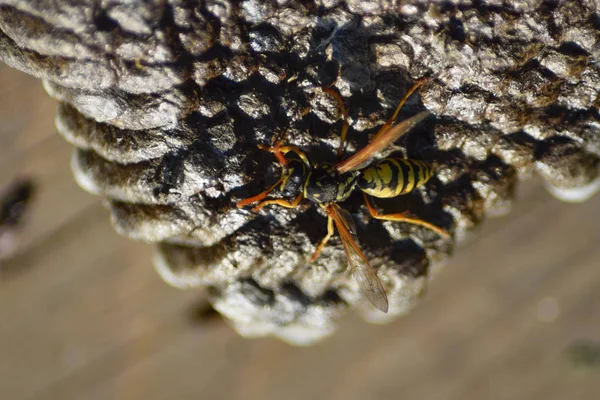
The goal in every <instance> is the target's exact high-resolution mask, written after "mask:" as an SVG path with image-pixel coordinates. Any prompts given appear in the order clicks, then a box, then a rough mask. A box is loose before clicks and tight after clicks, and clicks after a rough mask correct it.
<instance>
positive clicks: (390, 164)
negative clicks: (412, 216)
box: [357, 158, 433, 198]
mask: <svg viewBox="0 0 600 400" xmlns="http://www.w3.org/2000/svg"><path fill="white" fill-rule="evenodd" d="M432 175H433V168H432V166H431V165H430V164H427V163H425V162H423V161H419V160H406V159H402V158H386V159H384V160H381V161H380V162H378V163H377V164H375V165H372V166H370V167H369V168H367V169H365V170H363V171H361V175H360V178H359V179H358V184H357V186H358V187H359V188H360V190H362V191H363V192H365V193H367V194H369V195H371V196H373V197H379V198H388V197H396V196H399V195H401V194H406V193H409V192H411V191H412V190H414V189H415V188H418V187H419V186H422V185H424V184H425V183H426V182H427V181H428V180H429V179H430V178H431V176H432Z"/></svg>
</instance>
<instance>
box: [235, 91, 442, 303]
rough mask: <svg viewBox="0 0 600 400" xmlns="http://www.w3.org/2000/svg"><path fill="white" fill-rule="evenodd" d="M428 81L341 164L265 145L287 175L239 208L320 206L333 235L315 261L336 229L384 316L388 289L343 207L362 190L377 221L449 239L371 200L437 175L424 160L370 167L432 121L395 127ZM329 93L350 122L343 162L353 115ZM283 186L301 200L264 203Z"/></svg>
mask: <svg viewBox="0 0 600 400" xmlns="http://www.w3.org/2000/svg"><path fill="white" fill-rule="evenodd" d="M425 81H426V79H421V80H419V81H417V82H416V83H415V84H414V85H413V86H412V87H411V88H410V89H409V90H408V92H407V93H406V95H405V96H404V97H403V98H402V100H401V101H400V104H398V107H396V110H395V111H394V114H392V116H391V117H390V118H389V119H388V120H387V121H386V123H385V124H384V125H383V126H382V127H381V128H380V129H379V131H378V132H377V134H376V135H375V137H374V138H373V140H371V142H370V143H369V144H368V145H367V146H365V147H364V148H363V149H362V150H360V151H358V152H357V153H355V154H354V155H352V156H351V157H349V158H347V159H346V160H343V161H340V162H338V163H337V164H335V165H332V164H315V165H312V164H311V163H310V162H309V161H308V157H307V156H306V154H305V153H304V152H303V151H302V150H300V149H299V148H298V147H295V146H283V145H282V143H281V142H277V143H275V144H274V145H273V146H262V145H261V146H259V147H260V148H261V149H263V150H266V151H269V152H271V153H273V154H274V155H275V157H277V160H279V162H280V163H281V165H282V168H283V172H282V174H281V177H280V178H279V180H278V181H277V182H275V184H273V185H272V186H271V187H270V188H269V189H267V190H265V191H264V192H262V193H260V194H258V195H256V196H253V197H249V198H247V199H244V200H241V201H239V202H238V203H237V207H244V206H246V205H249V204H252V203H254V202H257V201H260V203H259V204H258V205H257V206H255V207H254V208H253V210H254V211H258V210H260V209H261V208H263V207H264V206H267V205H270V204H276V205H278V206H281V207H286V208H295V207H297V206H298V204H300V202H301V201H302V200H303V199H304V198H306V199H308V200H310V201H312V202H313V203H316V204H318V205H319V206H320V207H321V208H322V209H323V210H324V211H325V213H326V214H327V216H328V222H327V235H326V236H325V237H324V238H323V240H321V242H320V243H319V245H318V246H317V249H316V251H315V253H314V254H313V256H312V261H314V260H316V259H317V257H318V256H319V254H320V253H321V250H322V249H323V247H324V246H325V244H326V243H327V241H328V240H329V238H331V236H332V235H333V233H334V225H335V227H336V228H337V231H338V233H339V235H340V238H341V241H342V245H343V246H344V250H345V251H346V255H347V256H348V264H349V267H350V269H351V271H352V274H353V276H354V278H355V279H356V281H357V282H358V284H359V287H360V288H361V291H362V292H363V295H364V296H365V297H366V298H367V299H368V300H369V301H370V302H371V303H372V304H373V305H374V306H375V307H377V308H378V309H379V310H381V311H383V312H387V311H388V299H387V295H386V293H385V289H384V288H383V285H382V284H381V281H380V280H379V278H378V277H377V273H376V272H375V270H374V269H373V268H372V267H371V266H370V264H369V261H368V260H367V257H366V256H365V255H364V254H363V252H362V251H361V250H360V247H359V246H358V239H357V237H356V227H355V224H354V221H353V219H352V216H351V215H350V213H349V212H348V211H346V210H344V209H342V208H341V207H340V206H339V205H338V203H340V202H342V201H344V200H346V199H347V198H348V197H349V196H350V194H351V193H352V191H353V190H354V189H356V188H358V189H360V190H361V191H362V192H363V195H364V199H365V203H366V206H367V209H368V210H369V213H370V214H371V216H372V217H373V218H376V219H382V220H387V221H398V222H406V223H409V224H413V225H420V226H423V227H426V228H428V229H431V230H432V231H434V232H436V233H438V234H439V235H441V236H444V237H448V236H449V234H448V233H447V232H446V231H445V230H443V229H441V228H439V227H437V226H435V225H433V224H431V223H429V222H426V221H423V220H421V219H419V218H414V217H409V216H407V213H406V212H404V213H400V214H379V212H378V211H377V210H376V209H375V208H374V207H373V206H372V205H371V203H370V201H369V197H368V196H369V195H370V196H373V197H378V198H389V197H396V196H399V195H402V194H406V193H409V192H411V191H412V190H413V189H415V188H418V187H419V186H422V185H424V184H425V183H426V182H427V181H428V180H429V179H430V178H431V176H432V175H433V168H432V166H431V165H429V164H427V163H425V162H423V161H418V160H408V159H403V158H386V159H384V160H381V161H379V162H377V163H375V164H374V165H371V166H368V161H369V160H370V158H371V157H372V156H373V155H374V154H376V153H377V152H379V151H381V150H383V149H384V148H385V147H387V146H388V145H390V144H391V143H393V142H394V141H396V140H397V139H398V138H400V137H401V136H402V135H404V134H405V133H406V132H408V131H409V130H410V129H411V128H413V127H414V126H415V125H417V124H418V123H419V122H421V121H423V120H424V119H425V118H427V117H428V116H429V114H430V113H429V111H423V112H420V113H419V114H417V115H415V116H413V117H410V118H408V119H406V120H404V121H402V122H400V123H398V124H397V125H395V126H393V127H392V124H393V123H394V122H395V120H396V118H397V116H398V113H399V112H400V109H401V108H402V106H403V105H404V103H405V102H406V100H407V99H408V98H409V97H410V95H411V94H412V93H413V92H414V91H415V90H416V89H417V88H418V87H419V86H420V85H421V84H423V83H424V82H425ZM324 90H325V92H327V93H329V94H330V95H332V96H333V97H335V99H336V100H337V102H338V104H339V107H340V110H341V112H342V115H343V118H344V123H343V126H342V131H341V140H340V147H339V149H338V157H341V155H342V153H343V149H344V144H345V141H346V134H347V132H348V122H347V120H348V113H347V112H346V108H345V106H344V103H343V101H342V99H341V97H340V96H339V94H337V93H336V92H335V91H333V90H332V89H330V88H326V89H324ZM288 153H293V154H294V155H295V156H297V157H290V158H286V157H285V156H284V155H287V154H288ZM365 164H366V165H365ZM277 187H279V189H280V191H282V192H285V193H293V194H294V195H295V198H294V199H293V200H292V201H288V200H285V199H269V200H264V201H263V199H264V198H265V197H266V196H267V195H268V194H269V193H270V192H271V191H273V190H275V189H276V188H277Z"/></svg>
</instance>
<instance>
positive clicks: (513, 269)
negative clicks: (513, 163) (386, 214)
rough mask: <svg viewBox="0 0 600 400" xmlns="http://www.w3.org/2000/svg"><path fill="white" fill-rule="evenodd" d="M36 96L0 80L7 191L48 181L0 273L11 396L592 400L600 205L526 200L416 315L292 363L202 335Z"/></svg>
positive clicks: (460, 254)
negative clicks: (116, 224) (74, 167)
mask: <svg viewBox="0 0 600 400" xmlns="http://www.w3.org/2000/svg"><path fill="white" fill-rule="evenodd" d="M54 109H55V104H54V102H53V101H52V100H50V99H49V98H47V96H46V95H45V93H44V92H43V90H42V88H41V84H40V83H39V82H38V81H36V80H34V79H32V78H30V77H27V76H25V75H23V74H21V73H19V72H16V71H14V70H11V69H9V68H8V67H5V66H0V117H1V120H2V124H0V182H7V181H9V180H10V179H13V178H14V177H16V176H19V175H28V176H31V177H32V178H33V179H34V180H35V181H36V182H37V184H38V193H37V197H36V199H35V201H34V203H33V208H32V212H31V215H30V218H29V220H28V223H27V225H26V226H25V227H24V230H23V234H22V241H21V243H20V248H19V250H18V252H17V255H16V256H15V257H14V258H13V259H11V260H9V261H7V262H5V263H4V264H2V265H1V266H0V268H1V269H2V271H1V274H0V276H2V280H1V281H0V320H1V321H2V324H1V325H0V354H2V356H1V357H0V388H1V389H2V393H3V395H2V398H6V399H32V400H33V399H103V400H105V399H144V400H149V399H249V400H251V399H261V400H264V399H307V398H317V399H334V400H335V399H340V400H341V399H344V400H349V399H398V398H405V399H456V400H465V399H546V400H548V399H588V398H589V399H591V398H596V397H597V393H598V392H599V391H600V369H594V368H593V367H590V368H585V367H582V366H576V365H574V364H573V363H572V362H571V361H570V360H569V357H568V349H569V347H570V346H572V345H573V344H576V343H578V342H579V341H591V342H592V343H599V344H600V268H599V266H600V246H599V243H600V224H599V223H598V215H600V196H596V197H594V198H592V199H591V200H590V201H588V202H587V203H584V204H579V205H572V204H564V203H560V202H559V201H557V200H555V199H553V198H552V197H550V195H548V194H547V193H546V192H545V190H544V189H543V187H541V185H540V184H539V182H537V181H535V180H533V181H529V182H526V183H524V184H522V185H521V187H520V190H519V194H518V201H517V202H516V204H515V207H514V208H513V211H512V212H511V214H510V215H509V216H508V217H504V218H500V219H494V220H489V221H487V222H486V223H485V224H484V226H483V228H482V229H481V230H480V231H479V232H477V235H475V239H474V240H472V241H471V242H470V243H469V244H466V245H464V246H462V247H461V248H460V249H459V250H458V251H457V252H456V254H455V257H454V258H453V261H452V262H451V263H450V264H449V265H448V266H447V267H446V268H444V269H443V270H442V271H440V273H439V274H438V276H437V277H436V279H435V280H434V281H433V282H432V283H431V284H430V286H429V290H428V293H427V296H426V297H425V298H424V299H423V301H422V303H421V304H420V305H419V307H417V309H415V310H414V312H412V313H411V314H410V315H408V316H406V317H404V318H402V319H399V320H397V321H396V322H394V323H392V324H389V325H385V326H375V325H368V324H366V323H364V322H362V321H361V320H359V319H358V318H357V317H355V316H349V317H348V318H346V319H345V320H344V321H342V323H341V324H340V328H339V331H338V333H337V334H336V335H335V336H334V337H332V338H331V339H329V340H327V341H325V342H323V343H322V344H319V345H316V346H314V347H310V348H294V347H290V346H288V345H286V344H284V343H281V342H279V341H277V340H274V339H260V340H247V339H243V338H241V337H239V336H238V335H237V334H236V333H235V332H234V331H232V330H231V328H229V327H228V326H227V325H225V324H223V323H220V322H219V321H210V320H208V321H206V322H205V323H202V324H199V323H196V322H193V319H192V317H191V316H192V314H193V307H194V306H196V305H197V304H198V302H200V301H201V298H202V293H201V292H194V291H188V292H182V291H178V290H175V289H173V288H170V287H168V286H167V285H166V284H165V283H163V282H162V281H160V279H159V277H158V276H157V274H156V273H155V271H154V270H153V268H152V266H151V263H150V256H151V248H150V247H149V246H147V245H142V244H138V243H134V242H131V241H129V240H127V239H124V238H121V237H119V236H117V234H116V233H115V232H114V231H113V230H112V228H111V226H110V223H109V216H108V211H106V210H105V209H104V208H103V207H102V205H101V201H100V200H99V199H98V198H95V197H93V196H91V195H88V194H86V193H84V192H83V191H82V190H81V189H79V188H78V187H77V186H76V184H75V183H74V181H73V178H72V177H71V174H70V169H69V160H70V153H71V147H70V146H69V145H68V144H67V143H65V142H64V141H63V140H62V139H61V138H60V137H59V136H58V135H57V134H56V133H55V132H54V127H53V118H54Z"/></svg>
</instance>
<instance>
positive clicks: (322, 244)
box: [311, 217, 334, 262]
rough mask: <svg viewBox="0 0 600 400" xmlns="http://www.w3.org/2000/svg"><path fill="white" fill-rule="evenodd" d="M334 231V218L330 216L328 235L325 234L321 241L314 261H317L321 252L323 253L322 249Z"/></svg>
mask: <svg viewBox="0 0 600 400" xmlns="http://www.w3.org/2000/svg"><path fill="white" fill-rule="evenodd" d="M333 233H334V228H333V218H331V217H328V218H327V235H325V237H324V238H323V240H321V242H320V243H319V245H318V246H317V249H316V250H315V252H314V253H313V255H312V258H311V261H312V262H315V260H316V259H317V258H318V257H319V254H321V250H323V247H325V245H326V244H327V242H328V241H329V239H330V238H331V236H333Z"/></svg>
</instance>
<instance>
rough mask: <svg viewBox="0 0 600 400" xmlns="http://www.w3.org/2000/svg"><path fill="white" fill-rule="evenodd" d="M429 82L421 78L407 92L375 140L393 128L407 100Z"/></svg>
mask: <svg viewBox="0 0 600 400" xmlns="http://www.w3.org/2000/svg"><path fill="white" fill-rule="evenodd" d="M428 80H429V78H421V79H419V80H418V81H416V82H415V83H414V85H412V86H411V87H410V89H408V91H407V92H406V94H405V95H404V97H402V100H400V103H398V106H397V107H396V110H395V111H394V113H393V114H392V116H391V117H390V118H389V119H388V120H387V121H385V124H383V126H382V127H381V128H380V129H379V131H378V132H377V134H376V135H375V136H374V138H378V137H379V136H380V135H382V134H383V133H384V132H385V131H387V130H388V129H390V128H391V126H392V124H393V123H394V122H395V121H396V118H398V114H399V113H400V110H401V109H402V106H404V103H406V100H408V98H409V97H410V95H412V94H413V92H414V91H415V90H417V89H418V88H419V86H421V85H422V84H424V83H425V82H427V81H428ZM373 140H375V139H372V140H371V141H373Z"/></svg>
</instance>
